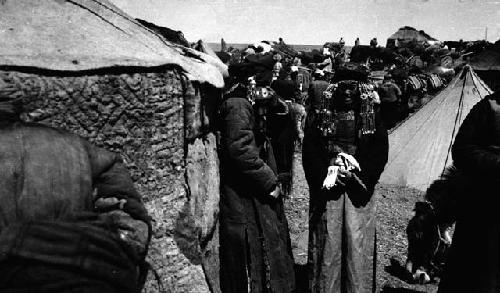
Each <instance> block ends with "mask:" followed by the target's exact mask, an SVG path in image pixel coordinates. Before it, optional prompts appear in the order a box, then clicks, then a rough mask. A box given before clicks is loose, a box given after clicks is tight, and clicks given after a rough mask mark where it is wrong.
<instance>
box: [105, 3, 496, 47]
mask: <svg viewBox="0 0 500 293" xmlns="http://www.w3.org/2000/svg"><path fill="white" fill-rule="evenodd" d="M110 1H111V2H113V3H114V4H115V5H116V6H118V7H119V8H121V9H122V10H124V11H125V12H127V13H128V14H130V15H131V16H133V17H136V18H142V19H145V20H147V21H150V22H153V23H155V24H157V25H160V26H166V27H169V28H171V29H174V30H180V31H182V32H183V33H184V35H185V36H186V38H187V40H188V41H190V42H194V41H197V40H198V39H202V40H204V41H206V42H220V39H221V38H224V40H225V41H226V42H227V43H255V42H258V41H261V40H271V41H274V40H278V38H279V37H282V38H283V39H284V41H285V42H286V43H289V44H307V45H321V44H324V43H325V42H327V41H338V40H339V39H340V38H341V37H343V38H344V40H345V42H346V44H347V45H353V44H354V40H355V39H356V37H359V38H360V41H361V44H368V43H369V41H370V39H371V38H373V37H377V39H378V43H379V44H380V45H385V42H386V40H387V38H388V37H389V36H390V35H392V34H393V33H394V32H396V31H397V30H398V29H399V28H400V27H403V26H412V27H414V28H416V29H417V30H424V31H425V32H426V33H428V34H429V35H431V36H432V37H434V38H436V39H438V40H442V41H447V40H459V39H463V40H480V39H484V38H485V36H486V30H487V39H488V40H489V41H492V42H494V41H496V40H498V39H500V0H308V1H304V0H110Z"/></svg>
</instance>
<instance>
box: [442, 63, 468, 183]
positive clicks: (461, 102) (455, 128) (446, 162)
mask: <svg viewBox="0 0 500 293" xmlns="http://www.w3.org/2000/svg"><path fill="white" fill-rule="evenodd" d="M467 70H468V69H467ZM462 74H464V75H465V76H464V82H463V85H462V92H461V93H460V101H459V103H458V112H457V115H456V116H455V125H454V126H453V132H452V133H451V139H450V145H449V146H448V151H447V152H446V154H447V155H446V160H445V161H444V166H443V170H442V171H441V176H443V174H444V171H445V170H446V165H447V164H448V160H449V158H450V156H449V154H450V152H451V148H452V147H453V138H454V137H455V134H456V132H457V125H458V121H460V119H461V118H462V113H463V111H462V110H463V109H462V107H463V102H464V89H465V82H466V81H467V72H466V71H465V69H464V72H463V73H462Z"/></svg>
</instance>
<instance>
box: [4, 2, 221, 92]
mask: <svg viewBox="0 0 500 293" xmlns="http://www.w3.org/2000/svg"><path fill="white" fill-rule="evenodd" d="M0 19H1V21H0V40H2V43H1V45H0V66H21V67H35V68H42V69H46V70H57V71H81V70H93V69H99V68H107V67H117V66H138V67H156V66H163V65H177V66H180V67H181V68H182V69H183V70H184V71H185V73H186V75H187V77H188V78H190V79H191V80H195V81H199V82H207V83H210V84H212V85H214V86H215V87H223V86H224V81H223V75H222V72H221V70H220V68H223V64H222V63H221V62H220V60H218V59H216V58H213V57H211V56H208V55H206V54H203V53H201V52H197V51H195V50H193V49H191V48H186V47H183V46H179V45H176V44H173V43H171V42H169V41H167V40H166V39H164V38H162V37H161V36H159V34H157V33H155V32H154V31H152V30H150V29H148V28H146V27H144V26H143V25H141V24H139V23H138V22H137V21H136V20H135V19H134V18H132V17H130V16H129V15H127V14H126V13H125V12H123V11H121V10H120V9H118V8H117V7H116V6H114V5H113V4H111V3H110V2H109V1H108V0H45V1H38V0H3V1H0ZM219 63H220V65H219Z"/></svg>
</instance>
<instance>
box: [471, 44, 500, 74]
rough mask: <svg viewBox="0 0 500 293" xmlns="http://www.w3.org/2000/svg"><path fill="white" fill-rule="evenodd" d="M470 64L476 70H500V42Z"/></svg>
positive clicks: (474, 57)
mask: <svg viewBox="0 0 500 293" xmlns="http://www.w3.org/2000/svg"><path fill="white" fill-rule="evenodd" d="M469 64H470V66H472V68H474V69H475V70H500V42H497V43H495V45H493V46H492V47H491V48H489V49H486V50H485V51H482V52H481V53H479V54H477V55H475V56H473V57H472V58H471V60H470V63H469Z"/></svg>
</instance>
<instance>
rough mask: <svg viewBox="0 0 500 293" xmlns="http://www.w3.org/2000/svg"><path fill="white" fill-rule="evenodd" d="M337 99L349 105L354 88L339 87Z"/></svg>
mask: <svg viewBox="0 0 500 293" xmlns="http://www.w3.org/2000/svg"><path fill="white" fill-rule="evenodd" d="M337 93H338V94H337V98H338V101H339V102H341V103H343V104H344V105H351V104H352V103H353V102H354V95H355V94H356V89H355V88H352V87H345V88H339V89H338V92H337Z"/></svg>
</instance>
